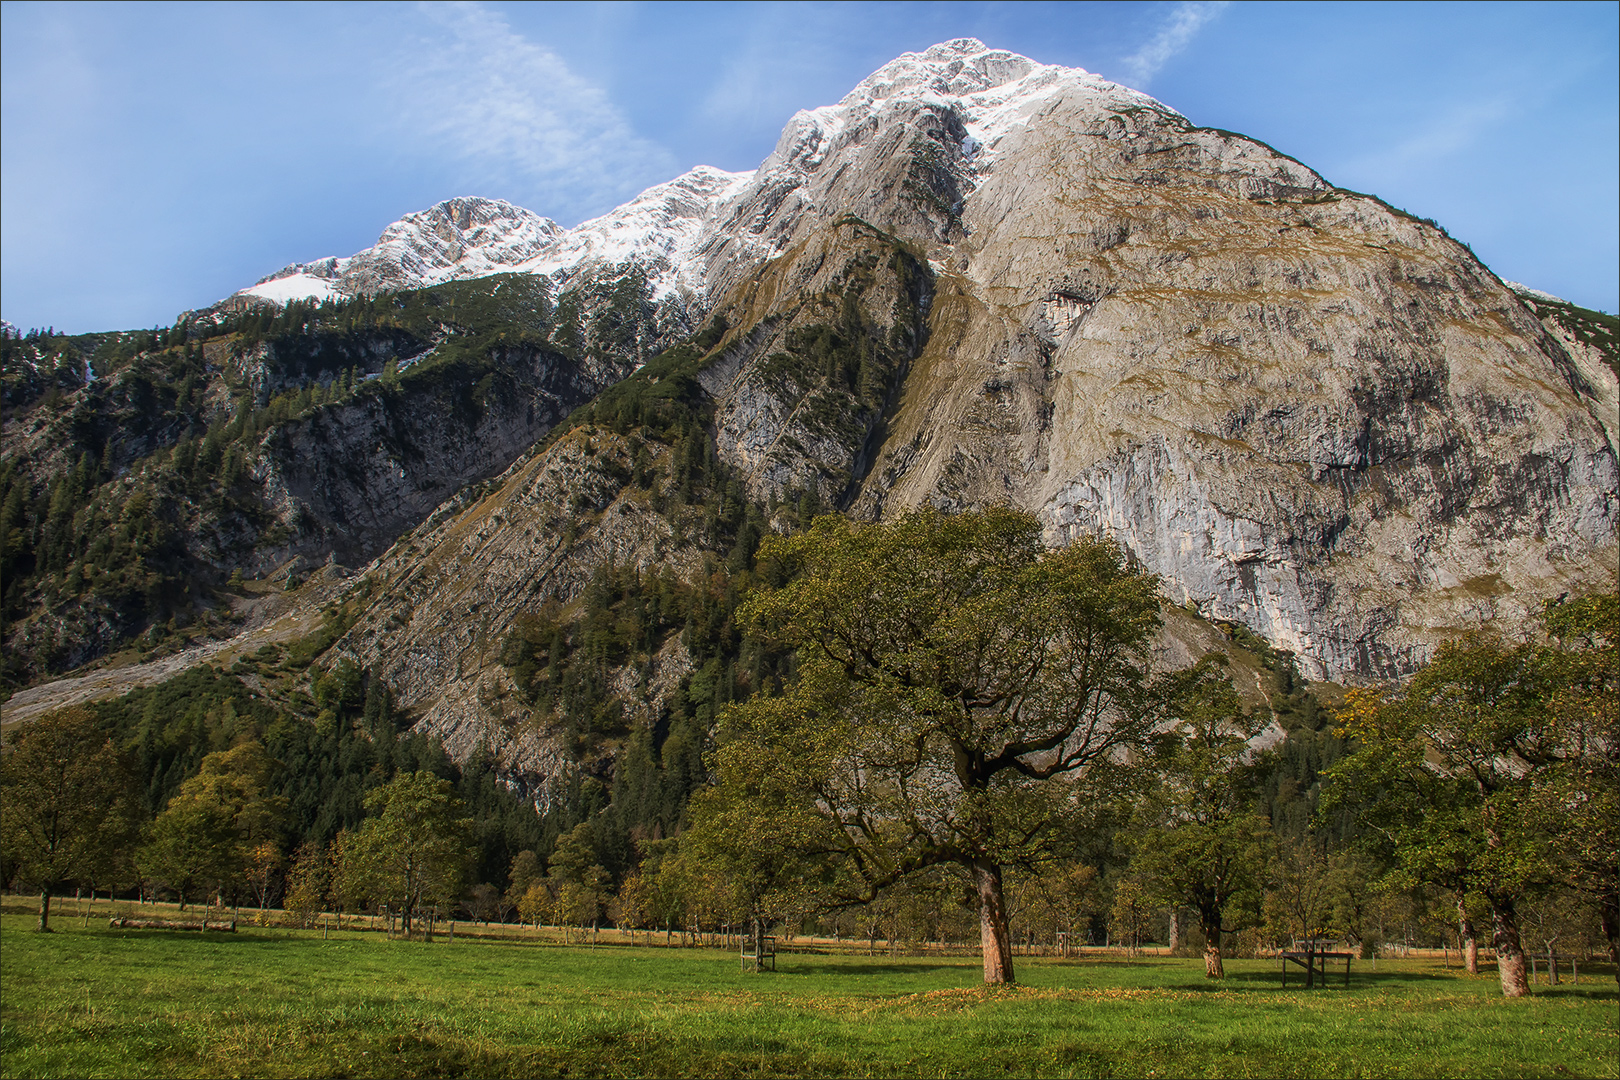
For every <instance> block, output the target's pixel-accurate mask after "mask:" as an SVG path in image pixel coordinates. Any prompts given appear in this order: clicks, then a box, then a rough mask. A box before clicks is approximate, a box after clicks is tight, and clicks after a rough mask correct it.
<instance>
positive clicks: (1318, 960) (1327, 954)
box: [1280, 942, 1356, 990]
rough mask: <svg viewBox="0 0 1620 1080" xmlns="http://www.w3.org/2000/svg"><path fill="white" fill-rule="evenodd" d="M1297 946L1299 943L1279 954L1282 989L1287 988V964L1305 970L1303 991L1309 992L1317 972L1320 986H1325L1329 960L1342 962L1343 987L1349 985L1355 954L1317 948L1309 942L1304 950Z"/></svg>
mask: <svg viewBox="0 0 1620 1080" xmlns="http://www.w3.org/2000/svg"><path fill="white" fill-rule="evenodd" d="M1298 945H1299V943H1298V942H1295V946H1296V947H1295V948H1292V949H1284V950H1283V951H1282V953H1281V954H1280V955H1281V958H1282V984H1283V989H1285V990H1286V989H1287V988H1288V965H1289V964H1298V965H1299V966H1300V967H1302V968H1304V969H1305V989H1307V990H1309V989H1310V988H1311V987H1312V985H1314V983H1315V981H1316V976H1317V974H1318V973H1319V972H1320V974H1321V976H1322V984H1323V985H1324V986H1325V985H1327V976H1328V970H1327V965H1328V961H1329V960H1343V961H1344V985H1346V986H1349V985H1350V961H1351V960H1352V959H1354V958H1355V955H1356V954H1355V953H1353V952H1339V951H1336V950H1332V949H1323V948H1317V947H1316V946H1315V945H1314V944H1312V943H1309V942H1308V943H1306V945H1305V947H1304V948H1299V947H1298Z"/></svg>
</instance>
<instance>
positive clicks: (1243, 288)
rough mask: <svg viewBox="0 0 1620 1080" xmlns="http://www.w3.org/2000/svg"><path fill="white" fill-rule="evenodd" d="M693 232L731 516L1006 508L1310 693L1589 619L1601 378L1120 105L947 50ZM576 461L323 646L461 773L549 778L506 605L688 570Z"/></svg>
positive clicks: (872, 95)
mask: <svg viewBox="0 0 1620 1080" xmlns="http://www.w3.org/2000/svg"><path fill="white" fill-rule="evenodd" d="M703 213H704V214H705V215H707V216H706V217H704V218H703V221H704V222H705V223H704V224H703V225H702V230H701V235H700V236H699V237H698V238H697V239H696V240H695V241H693V242H692V244H691V245H690V246H689V247H687V248H682V249H680V250H683V251H690V252H691V253H692V256H691V257H692V258H694V259H697V260H699V261H701V263H702V269H701V273H699V274H697V275H696V276H695V277H694V278H693V280H701V281H702V282H704V283H705V285H704V287H705V289H706V290H707V292H706V294H705V298H704V299H703V300H702V303H703V304H704V305H705V306H706V307H708V308H709V310H711V311H712V312H713V313H714V314H715V315H718V316H721V317H723V318H724V319H725V320H726V321H727V324H728V325H729V327H730V331H729V332H728V333H727V334H726V335H725V337H724V340H723V341H722V342H721V343H720V344H719V346H718V347H717V348H715V349H714V350H713V351H712V352H711V353H710V354H709V357H708V359H707V361H706V366H705V367H704V368H703V369H702V370H701V371H700V372H699V373H698V376H697V379H698V381H699V383H700V384H701V386H702V388H703V390H704V392H705V393H706V394H707V395H708V397H709V399H710V400H711V402H712V405H713V421H712V428H711V433H712V436H713V439H714V445H715V451H716V453H717V455H718V456H719V457H720V458H722V459H723V460H724V461H725V462H726V463H727V464H729V465H730V466H732V467H733V469H735V470H736V473H737V475H738V476H739V477H740V478H741V479H742V481H743V483H744V484H745V486H746V488H747V491H748V494H749V495H750V496H751V497H752V498H754V499H755V500H758V501H760V502H766V501H769V500H772V499H780V498H785V497H791V496H792V494H793V493H794V492H813V493H815V494H816V495H817V496H819V497H820V498H821V499H822V500H823V503H824V504H825V505H834V506H838V507H841V508H844V509H846V510H847V511H848V512H850V513H852V514H855V515H857V516H860V517H864V518H868V519H872V518H878V517H882V516H884V515H889V514H894V513H897V512H900V511H903V510H904V509H906V508H908V507H914V506H918V505H923V504H937V505H943V506H948V507H956V508H967V507H974V506H984V505H990V504H996V503H1011V504H1014V505H1018V506H1021V507H1025V508H1028V509H1030V510H1032V511H1035V512H1037V513H1039V514H1040V515H1041V516H1042V518H1043V519H1044V520H1045V522H1046V523H1047V526H1048V536H1049V538H1050V540H1051V542H1052V543H1054V544H1060V543H1063V542H1065V541H1066V540H1068V539H1070V538H1072V537H1074V536H1076V535H1078V534H1081V533H1086V532H1102V533H1106V534H1108V535H1112V536H1114V537H1116V538H1118V539H1119V540H1120V541H1121V542H1122V543H1123V544H1124V545H1125V546H1126V547H1127V548H1128V549H1129V550H1130V551H1131V552H1132V553H1133V554H1134V555H1135V557H1137V558H1139V559H1140V560H1141V561H1142V562H1143V563H1144V564H1146V565H1147V566H1148V567H1149V568H1150V569H1151V570H1153V571H1154V572H1156V573H1158V574H1160V575H1161V576H1162V578H1163V581H1164V588H1165V592H1166V595H1167V597H1168V598H1169V599H1170V600H1172V601H1174V602H1175V603H1177V604H1180V605H1183V606H1185V607H1186V608H1187V609H1188V610H1190V611H1195V612H1197V613H1198V614H1199V615H1201V616H1203V617H1204V618H1206V619H1215V620H1233V621H1236V622H1240V623H1243V624H1245V625H1246V626H1248V627H1249V628H1251V629H1252V630H1254V631H1255V632H1257V633H1259V634H1261V635H1263V636H1264V637H1266V638H1267V639H1269V640H1270V641H1272V642H1273V643H1274V644H1276V645H1278V646H1280V647H1283V648H1288V649H1292V650H1294V651H1295V653H1296V654H1297V655H1298V657H1299V660H1300V664H1301V668H1302V669H1303V671H1304V673H1305V674H1306V675H1307V676H1309V677H1311V678H1318V679H1320V678H1331V679H1338V680H1356V679H1362V678H1375V677H1383V676H1392V675H1399V674H1403V673H1405V672H1408V671H1410V670H1412V669H1413V668H1414V667H1415V666H1416V665H1417V664H1419V663H1421V662H1422V661H1423V660H1424V659H1425V657H1426V656H1427V655H1428V653H1429V651H1430V650H1431V649H1432V648H1433V647H1434V646H1435V645H1436V644H1437V643H1438V642H1439V641H1440V640H1443V639H1444V638H1445V637H1447V636H1450V635H1453V634H1456V633H1459V632H1464V631H1467V630H1470V629H1473V628H1476V627H1479V626H1481V625H1482V624H1483V623H1484V622H1485V621H1486V620H1488V619H1491V618H1505V619H1508V620H1510V622H1509V625H1511V620H1514V619H1517V618H1520V617H1522V616H1524V615H1526V614H1529V613H1532V612H1534V611H1535V610H1537V609H1538V608H1539V605H1540V603H1541V602H1542V601H1543V600H1544V599H1546V598H1548V597H1553V596H1557V595H1558V594H1560V593H1563V592H1576V591H1581V590H1585V589H1591V588H1597V587H1604V586H1607V585H1612V582H1613V579H1614V572H1615V561H1616V549H1615V535H1616V533H1615V530H1616V515H1617V513H1620V503H1617V499H1620V494H1617V492H1620V469H1617V466H1616V443H1615V435H1614V425H1615V420H1614V413H1615V402H1616V401H1617V400H1620V398H1617V389H1616V382H1615V378H1614V373H1613V371H1612V369H1611V368H1610V367H1608V366H1606V365H1605V364H1604V363H1602V362H1600V358H1599V357H1597V356H1596V355H1595V354H1594V353H1591V350H1586V351H1585V352H1583V351H1582V349H1584V348H1585V347H1584V346H1583V347H1582V348H1576V347H1575V346H1576V345H1579V342H1576V341H1574V340H1573V339H1571V338H1570V337H1569V336H1568V335H1567V334H1564V335H1562V336H1560V331H1559V330H1558V328H1557V327H1556V326H1555V325H1553V324H1552V323H1551V322H1549V323H1548V324H1546V325H1544V324H1543V323H1542V321H1541V320H1539V319H1538V318H1537V316H1536V314H1535V313H1534V312H1533V311H1532V310H1530V309H1529V308H1528V307H1526V305H1525V303H1524V302H1523V301H1522V300H1521V299H1520V297H1518V296H1517V295H1515V294H1514V293H1513V292H1512V291H1511V290H1509V289H1508V288H1506V287H1504V286H1503V284H1502V283H1501V282H1500V281H1498V280H1497V279H1496V278H1495V277H1494V276H1493V275H1492V274H1491V273H1490V272H1489V271H1488V270H1487V269H1486V268H1485V267H1483V266H1482V265H1480V263H1479V262H1478V261H1477V260H1476V259H1475V258H1474V257H1473V256H1472V255H1471V254H1470V253H1469V252H1468V250H1467V249H1466V248H1464V247H1463V246H1462V245H1460V244H1458V243H1457V242H1455V241H1453V240H1452V239H1451V238H1450V237H1449V236H1447V235H1446V234H1445V233H1444V232H1443V231H1442V230H1441V229H1439V228H1438V227H1436V226H1434V225H1433V224H1430V223H1426V222H1421V221H1417V220H1415V219H1413V218H1411V217H1409V216H1406V215H1404V214H1401V213H1399V212H1397V211H1394V210H1392V209H1391V208H1389V207H1388V206H1386V205H1385V204H1383V203H1381V202H1379V201H1378V200H1377V199H1375V198H1372V197H1369V196H1365V195H1360V194H1356V193H1353V192H1348V191H1343V190H1340V189H1337V188H1335V187H1333V186H1332V185H1331V184H1329V183H1328V182H1327V181H1325V180H1324V179H1323V178H1322V177H1320V176H1318V175H1317V174H1316V173H1314V172H1312V171H1311V170H1310V169H1309V168H1307V167H1306V166H1304V165H1302V164H1300V163H1299V162H1297V161H1294V160H1293V159H1291V158H1288V157H1286V156H1285V155H1282V154H1279V153H1277V152H1276V151H1274V150H1272V149H1271V148H1269V147H1266V146H1264V145H1262V144H1260V143H1257V142H1254V141H1253V140H1249V139H1246V138H1243V137H1241V136H1238V135H1234V134H1232V133H1229V132H1222V131H1214V130H1209V129H1203V128H1198V127H1195V126H1193V125H1192V124H1191V123H1189V122H1188V121H1187V120H1186V118H1185V117H1183V116H1181V115H1180V114H1179V113H1177V112H1175V111H1174V110H1172V109H1169V108H1167V107H1165V106H1164V105H1161V104H1160V103H1158V102H1156V101H1153V100H1152V99H1151V98H1147V97H1146V96H1144V95H1141V94H1138V93H1136V92H1135V91H1131V90H1128V89H1126V88H1124V87H1119V86H1116V85H1114V84H1111V83H1107V82H1106V81H1104V80H1101V79H1098V78H1097V77H1095V76H1091V75H1088V74H1086V73H1084V72H1077V71H1073V70H1069V69H1063V68H1055V67H1051V66H1047V65H1040V64H1037V63H1035V62H1034V61H1030V60H1028V59H1026V58H1023V57H1018V56H1015V55H1014V54H1010V53H1003V52H999V51H996V50H989V49H986V48H985V47H984V46H983V45H981V44H979V43H977V42H973V41H958V42H950V43H947V44H945V45H941V46H936V47H935V48H934V49H931V50H929V51H928V52H926V53H922V54H911V55H908V56H907V57H902V58H901V59H900V60H897V61H895V62H894V63H893V64H890V65H887V66H885V68H883V69H882V70H880V71H879V72H878V73H876V74H874V75H873V76H872V77H871V78H870V79H868V80H867V81H866V82H864V83H863V84H862V85H861V87H858V88H857V89H856V91H854V92H852V94H851V95H850V96H849V97H847V98H846V99H845V100H844V101H843V102H841V103H840V104H839V105H836V106H830V107H828V108H826V109H818V110H814V111H812V112H806V113H801V114H799V115H798V116H796V117H795V118H794V119H793V120H792V121H791V122H790V123H789V125H788V127H787V128H786V129H785V130H784V132H783V136H782V139H781V141H780V142H779V144H778V146H777V148H776V150H775V151H774V152H773V153H772V155H771V156H770V157H769V158H768V159H767V160H766V161H765V162H764V163H763V164H762V165H761V167H760V169H759V170H758V172H757V173H755V174H753V175H752V176H751V177H745V178H743V179H742V180H739V181H737V183H736V185H735V186H734V187H733V188H728V189H727V191H726V193H724V194H723V196H722V197H718V198H717V200H716V201H715V202H713V203H710V204H705V207H704V210H703ZM694 220H695V219H694ZM671 250H672V251H674V250H675V249H673V248H672V249H671ZM672 258H673V256H672ZM582 438H585V436H583V435H581V434H580V433H578V432H575V433H570V435H569V436H568V437H567V438H566V439H564V440H563V441H561V442H559V443H557V444H555V445H553V446H552V447H550V448H548V449H547V450H546V451H545V452H544V453H542V454H541V455H540V456H539V457H536V458H534V459H533V460H532V461H528V462H524V463H520V464H519V465H518V466H515V467H514V468H513V470H511V471H510V472H509V473H508V474H507V478H506V480H505V482H504V486H502V487H501V488H500V490H499V491H498V492H497V493H496V494H495V495H493V496H491V497H490V499H489V500H486V501H485V502H482V503H479V504H478V506H477V507H475V508H473V509H469V510H465V511H463V512H462V513H461V515H460V516H454V515H452V516H449V517H446V518H444V520H443V522H442V523H440V524H437V525H433V526H431V527H424V529H423V530H419V531H418V532H417V533H416V534H415V535H413V536H412V537H411V539H410V546H409V547H403V548H396V549H395V550H394V551H393V552H391V553H390V554H389V555H388V556H387V557H385V559H384V560H382V562H381V563H379V564H378V565H379V567H381V568H382V570H383V572H384V576H385V578H386V579H387V581H388V582H389V585H388V591H386V592H385V593H384V594H383V596H384V599H382V600H379V601H378V606H377V608H376V609H375V613H374V615H372V616H368V617H367V618H368V620H369V621H367V622H364V623H362V625H360V626H358V627H356V629H355V630H354V631H351V636H350V638H349V639H347V640H346V647H347V648H350V649H351V650H352V651H354V652H355V654H356V655H358V656H360V657H361V658H362V659H364V660H367V661H368V662H369V661H375V662H378V663H381V664H383V665H384V669H385V671H386V672H388V674H389V677H390V679H395V680H397V681H398V685H399V686H400V687H401V692H402V696H403V697H404V698H405V699H406V701H407V703H416V704H418V706H419V707H420V708H422V709H423V710H424V713H423V715H424V717H425V720H424V722H425V723H426V724H427V726H428V727H430V728H431V729H433V730H435V731H439V732H441V733H445V734H447V735H449V737H450V738H451V740H452V743H453V744H455V745H460V744H458V743H456V740H457V739H460V740H461V743H464V744H466V745H468V746H470V745H472V740H477V739H483V740H486V741H489V742H490V743H491V745H507V746H509V747H510V748H514V749H511V750H510V753H511V754H514V755H516V756H515V758H514V760H517V759H522V760H526V761H534V762H538V761H540V760H541V759H542V758H544V757H545V755H546V754H547V753H553V754H554V753H555V752H554V751H546V750H544V747H545V746H547V745H550V744H548V743H547V742H546V736H545V734H544V733H543V732H533V731H531V732H529V733H528V734H524V735H522V736H521V737H518V736H515V735H512V736H510V738H509V739H508V741H507V742H505V743H503V742H502V739H503V738H507V736H502V735H501V732H503V731H506V732H508V733H509V734H510V731H512V730H516V729H515V728H513V727H512V725H513V724H517V723H518V721H517V720H515V719H512V717H515V716H517V714H518V713H519V712H521V710H516V711H514V710H513V708H512V707H511V706H510V702H511V701H512V700H513V698H512V697H511V693H510V687H509V686H507V684H506V683H504V682H503V680H505V678H506V676H505V674H504V672H502V671H501V670H500V668H499V666H498V664H496V662H495V660H494V659H493V654H492V652H491V650H492V649H494V648H495V647H496V643H497V642H498V640H499V639H500V638H501V637H502V636H503V635H504V634H505V633H506V631H507V630H509V629H510V626H511V624H512V620H513V619H515V617H516V615H517V614H518V613H519V612H520V611H521V610H523V609H524V607H525V605H528V606H530V607H532V606H534V605H536V604H538V603H540V602H542V601H543V600H545V599H547V598H550V599H554V600H557V601H560V602H567V601H569V600H572V599H573V598H574V597H576V596H577V595H578V594H579V591H580V590H581V589H583V587H584V585H585V583H586V582H587V581H588V580H589V577H590V574H591V572H592V570H593V569H594V568H595V567H596V566H598V565H601V564H602V563H603V562H605V561H606V560H609V559H613V560H616V561H618V562H619V563H620V564H624V563H626V562H629V563H633V564H635V565H644V566H645V565H652V564H655V563H659V562H667V561H669V560H676V562H677V563H678V564H682V565H689V566H691V567H695V566H696V565H697V561H698V554H697V548H696V547H695V546H694V545H693V544H692V543H690V538H691V536H692V535H693V532H694V530H695V526H694V525H692V524H691V523H689V522H688V523H683V521H682V519H681V518H680V517H679V516H678V515H677V516H675V517H671V516H670V515H669V514H668V513H667V512H660V511H659V510H657V509H654V508H653V507H652V506H651V505H650V504H649V502H648V499H647V497H646V496H645V494H638V493H637V492H635V491H633V490H631V489H630V488H629V487H627V486H626V485H625V484H624V483H623V482H622V480H614V479H613V477H614V475H616V474H615V472H614V470H613V469H611V468H608V465H607V464H606V463H608V462H610V461H613V460H619V459H623V460H624V461H628V456H629V455H630V454H631V453H632V450H631V449H630V448H629V447H628V446H613V445H611V440H609V445H607V446H604V445H603V444H602V441H601V440H602V438H604V437H601V436H598V445H597V446H596V447H595V449H594V456H586V455H584V453H583V451H582V450H580V449H578V448H576V442H577V441H578V440H579V439H582ZM615 455H617V457H615ZM579 507H584V508H585V509H578V508H579ZM565 538H566V539H565ZM412 549H414V552H415V553H414V554H412V553H411V552H412ZM416 560H420V561H416ZM683 560H684V562H682V561H683ZM390 607H392V614H385V612H388V611H389V609H390ZM390 619H392V620H393V621H392V622H391V623H390V622H389V620H390ZM401 620H403V621H401ZM503 686H504V687H506V689H504V690H503ZM502 702H506V703H507V704H502ZM503 717H505V718H506V719H502V718H503ZM519 726H521V725H519ZM457 733H460V734H457ZM520 747H527V749H517V748H520ZM548 760H549V759H548ZM559 760H560V759H559Z"/></svg>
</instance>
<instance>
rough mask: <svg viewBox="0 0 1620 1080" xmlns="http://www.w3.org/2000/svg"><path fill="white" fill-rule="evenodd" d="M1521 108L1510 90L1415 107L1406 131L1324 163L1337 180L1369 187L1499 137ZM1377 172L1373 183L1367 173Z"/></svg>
mask: <svg viewBox="0 0 1620 1080" xmlns="http://www.w3.org/2000/svg"><path fill="white" fill-rule="evenodd" d="M1523 111H1524V108H1523V104H1522V102H1520V101H1518V100H1515V98H1514V97H1513V96H1512V95H1510V94H1506V93H1503V94H1498V95H1496V96H1493V97H1486V98H1480V99H1473V100H1469V101H1466V102H1456V103H1453V104H1451V105H1449V106H1443V107H1438V108H1431V109H1429V110H1426V111H1425V112H1423V113H1419V114H1418V116H1417V118H1416V119H1417V120H1418V121H1419V122H1417V123H1414V124H1412V125H1411V127H1410V128H1409V129H1408V132H1407V133H1406V134H1405V135H1404V136H1402V137H1399V138H1397V139H1396V140H1394V141H1392V142H1389V143H1386V144H1383V145H1380V146H1379V147H1378V148H1377V149H1376V150H1373V151H1371V152H1369V153H1364V154H1360V155H1357V156H1355V157H1351V158H1349V159H1347V160H1345V161H1342V162H1337V163H1334V162H1328V163H1325V164H1326V166H1327V167H1329V168H1331V169H1332V170H1333V172H1334V173H1335V174H1336V176H1343V177H1344V180H1343V181H1342V182H1344V183H1347V184H1350V185H1351V186H1355V185H1357V184H1364V185H1367V186H1368V188H1369V190H1370V189H1372V188H1374V187H1377V186H1379V185H1387V184H1389V183H1392V182H1398V181H1401V180H1405V179H1407V178H1409V177H1411V176H1412V175H1414V174H1417V173H1421V172H1423V171H1424V170H1426V169H1431V168H1433V167H1435V166H1437V165H1441V164H1443V163H1444V162H1446V161H1447V160H1448V159H1451V158H1454V157H1455V156H1457V155H1458V154H1463V153H1466V152H1468V151H1470V150H1472V149H1473V148H1474V147H1476V146H1478V145H1479V144H1481V143H1484V142H1487V141H1496V142H1498V143H1500V142H1501V140H1502V138H1503V136H1504V133H1505V131H1504V129H1506V127H1507V125H1508V124H1509V123H1510V122H1511V121H1512V120H1513V119H1514V118H1515V117H1517V116H1519V115H1520V114H1521V113H1522V112H1523ZM1375 177H1376V178H1378V183H1377V184H1374V183H1373V182H1372V179H1371V178H1375Z"/></svg>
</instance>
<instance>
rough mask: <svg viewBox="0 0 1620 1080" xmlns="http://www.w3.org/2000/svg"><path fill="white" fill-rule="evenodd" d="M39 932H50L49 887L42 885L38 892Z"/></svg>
mask: <svg viewBox="0 0 1620 1080" xmlns="http://www.w3.org/2000/svg"><path fill="white" fill-rule="evenodd" d="M39 932H40V933H42V934H48V933H50V932H51V887H50V886H49V885H43V886H41V887H40V890H39Z"/></svg>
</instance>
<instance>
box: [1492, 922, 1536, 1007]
mask: <svg viewBox="0 0 1620 1080" xmlns="http://www.w3.org/2000/svg"><path fill="white" fill-rule="evenodd" d="M1491 924H1492V933H1491V944H1492V945H1493V946H1495V948H1496V974H1497V976H1498V978H1500V979H1501V980H1502V996H1503V997H1510V998H1514V997H1523V996H1524V995H1526V994H1528V993H1529V992H1530V979H1529V976H1528V973H1527V972H1526V970H1525V968H1526V963H1525V956H1524V943H1523V942H1522V941H1520V940H1519V919H1518V912H1516V911H1515V910H1514V907H1513V903H1512V901H1496V902H1493V903H1492V905H1491Z"/></svg>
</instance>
